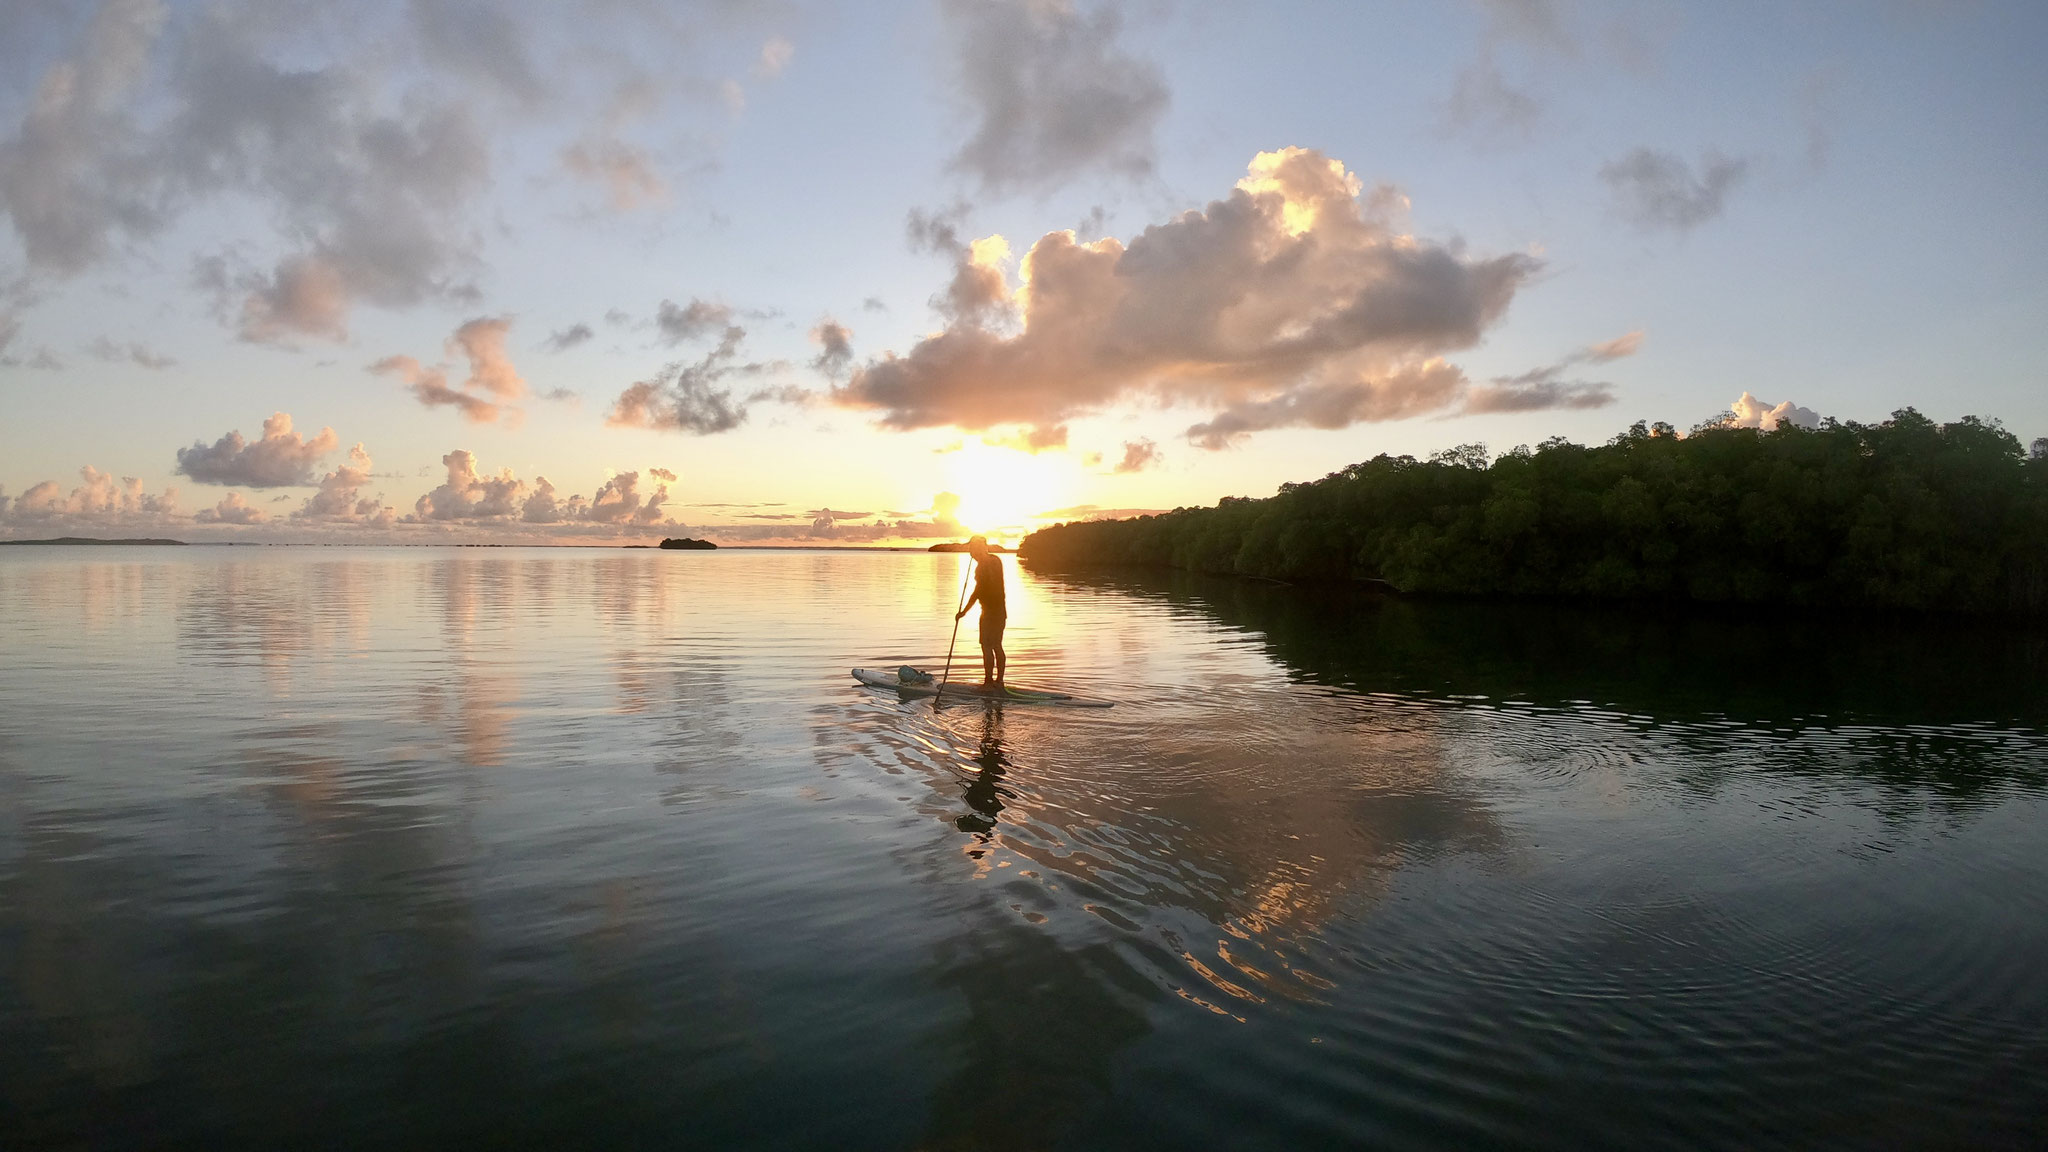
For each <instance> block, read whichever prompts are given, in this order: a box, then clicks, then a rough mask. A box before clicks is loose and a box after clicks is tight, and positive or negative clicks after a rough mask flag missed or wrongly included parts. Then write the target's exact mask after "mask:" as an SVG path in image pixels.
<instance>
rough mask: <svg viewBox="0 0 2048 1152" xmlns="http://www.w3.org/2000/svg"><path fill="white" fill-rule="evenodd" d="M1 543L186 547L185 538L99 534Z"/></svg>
mask: <svg viewBox="0 0 2048 1152" xmlns="http://www.w3.org/2000/svg"><path fill="white" fill-rule="evenodd" d="M0 544H127V545H142V544H148V545H152V546H155V545H166V544H168V545H175V546H177V547H180V548H182V547H184V546H185V542H184V541H183V540H159V539H155V538H142V537H136V538H133V539H125V540H102V539H100V538H99V537H97V536H57V537H53V538H51V539H48V540H0Z"/></svg>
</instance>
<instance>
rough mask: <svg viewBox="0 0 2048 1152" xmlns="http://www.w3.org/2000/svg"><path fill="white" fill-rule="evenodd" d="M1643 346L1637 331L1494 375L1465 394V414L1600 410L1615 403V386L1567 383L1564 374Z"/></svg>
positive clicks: (1590, 382) (1583, 382)
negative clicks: (1551, 360) (1537, 364)
mask: <svg viewBox="0 0 2048 1152" xmlns="http://www.w3.org/2000/svg"><path fill="white" fill-rule="evenodd" d="M1642 346H1643V333H1642V331H1641V330H1640V329H1638V330H1636V331H1634V332H1626V333H1623V334H1622V335H1620V336H1616V337H1615V338H1614V339H1612V340H1603V341H1601V342H1599V343H1597V344H1588V345H1587V346H1586V347H1584V348H1581V349H1579V350H1578V351H1576V352H1573V353H1570V354H1569V355H1567V356H1565V357H1564V358H1563V359H1561V360H1559V361H1557V362H1556V363H1555V364H1546V365H1544V366H1542V367H1541V368H1531V369H1529V370H1528V371H1527V372H1523V373H1520V374H1519V375H1514V376H1495V377H1494V378H1493V379H1492V380H1491V381H1490V382H1489V383H1487V384H1485V385H1480V386H1476V387H1473V388H1471V389H1470V390H1468V391H1467V393H1466V395H1465V411H1466V412H1467V413H1470V414H1474V415H1478V414H1484V413H1491V412H1539V411H1544V410H1548V409H1552V408H1603V407H1605V406H1607V405H1609V404H1612V403H1614V386H1613V385H1612V384H1606V383H1602V382H1600V381H1591V380H1567V379H1565V378H1564V376H1565V373H1566V372H1567V371H1568V370H1570V369H1571V368H1573V367H1575V366H1576V365H1580V364H1608V363H1612V362H1613V361H1616V360H1619V359H1622V358H1623V357H1625V356H1633V355H1635V354H1636V352H1637V350H1639V349H1640V348H1642Z"/></svg>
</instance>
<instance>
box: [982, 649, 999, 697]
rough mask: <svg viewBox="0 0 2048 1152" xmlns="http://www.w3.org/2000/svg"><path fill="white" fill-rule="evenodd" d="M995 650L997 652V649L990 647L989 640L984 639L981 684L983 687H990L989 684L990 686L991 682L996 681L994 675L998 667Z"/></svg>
mask: <svg viewBox="0 0 2048 1152" xmlns="http://www.w3.org/2000/svg"><path fill="white" fill-rule="evenodd" d="M995 652H996V650H995V649H993V648H990V647H989V646H988V643H987V641H983V642H982V645H981V686H982V687H983V688H986V687H988V686H989V685H990V684H993V683H995V680H994V679H993V677H994V676H995V669H996V656H995Z"/></svg>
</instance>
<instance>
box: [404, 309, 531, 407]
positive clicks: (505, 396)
mask: <svg viewBox="0 0 2048 1152" xmlns="http://www.w3.org/2000/svg"><path fill="white" fill-rule="evenodd" d="M511 328H512V318H511V317H509V316H479V317H477V318H475V319H473V320H469V321H465V322H464V323H463V324H462V325H461V326H460V327H458V328H456V329H455V331H454V332H453V333H452V334H450V336H449V337H448V340H447V342H446V343H445V344H444V345H443V346H442V350H443V351H444V352H446V353H448V354H449V355H451V356H453V355H456V354H460V355H461V356H462V357H463V358H464V359H465V360H467V361H468V362H469V375H468V376H466V377H464V378H463V380H462V382H461V383H460V384H459V385H456V384H450V383H449V381H448V370H447V367H448V366H447V365H446V364H436V365H434V366H433V367H431V368H429V367H426V366H424V365H422V364H421V363H420V362H419V361H417V360H415V359H413V358H412V357H410V356H386V357H385V358H384V359H382V360H379V361H377V362H376V363H374V364H372V365H370V371H371V372H374V373H377V374H378V375H385V376H396V377H398V378H399V380H400V381H402V382H403V383H404V384H405V386H406V387H407V388H408V389H409V390H411V392H412V394H413V398H414V399H416V400H418V401H419V402H420V403H421V404H424V405H426V406H427V407H429V408H439V407H444V406H446V407H453V408H456V409H458V410H459V411H461V413H462V416H463V418H464V419H466V420H468V421H470V422H471V423H475V424H488V423H490V422H492V421H494V420H496V419H498V418H499V417H500V416H501V415H504V414H505V413H506V412H507V411H508V408H507V405H508V404H509V403H510V402H511V401H514V400H518V399H519V398H521V397H522V396H524V395H525V394H526V381H525V380H524V379H523V378H521V377H520V375H519V370H518V369H517V368H516V367H514V366H513V364H512V357H511V354H510V353H508V352H506V351H505V336H506V333H508V332H509V331H511ZM550 395H551V397H552V394H550Z"/></svg>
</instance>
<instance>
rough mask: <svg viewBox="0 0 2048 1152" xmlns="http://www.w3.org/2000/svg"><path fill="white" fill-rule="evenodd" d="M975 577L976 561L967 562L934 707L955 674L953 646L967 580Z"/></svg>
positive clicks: (954, 602) (954, 608)
mask: <svg viewBox="0 0 2048 1152" xmlns="http://www.w3.org/2000/svg"><path fill="white" fill-rule="evenodd" d="M972 579H974V561H973V560H971V559H970V560H969V561H968V562H967V575H965V576H963V577H961V578H960V595H959V596H958V597H957V598H955V599H954V601H953V638H952V639H951V640H948V641H946V670H945V671H944V672H942V673H940V674H939V690H938V691H936V692H934V693H932V707H934V708H937V707H938V706H939V697H941V696H944V695H945V694H946V681H947V680H950V679H952V676H953V646H954V645H955V644H958V643H959V642H960V613H961V611H962V609H961V605H963V604H965V603H967V582H968V581H969V580H972Z"/></svg>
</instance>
